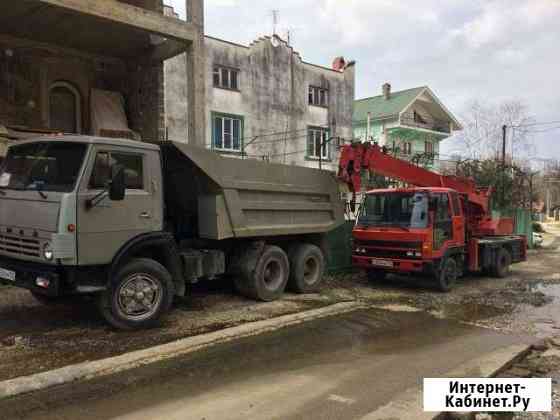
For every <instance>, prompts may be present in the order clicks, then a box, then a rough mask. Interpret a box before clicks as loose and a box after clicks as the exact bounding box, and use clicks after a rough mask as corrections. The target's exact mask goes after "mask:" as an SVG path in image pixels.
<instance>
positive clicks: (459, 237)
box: [451, 192, 465, 245]
mask: <svg viewBox="0 0 560 420" xmlns="http://www.w3.org/2000/svg"><path fill="white" fill-rule="evenodd" d="M451 209H452V211H453V242H455V243H456V244H457V245H464V244H465V217H464V212H463V206H462V204H461V199H460V198H459V194H457V193H456V192H453V193H451Z"/></svg>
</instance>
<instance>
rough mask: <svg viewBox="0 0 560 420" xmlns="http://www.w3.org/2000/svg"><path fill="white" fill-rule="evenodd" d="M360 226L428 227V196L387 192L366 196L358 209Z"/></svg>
mask: <svg viewBox="0 0 560 420" xmlns="http://www.w3.org/2000/svg"><path fill="white" fill-rule="evenodd" d="M358 224H359V225H362V226H398V227H402V228H407V229H408V228H413V229H414V228H420V229H421V228H426V227H428V195H427V194H425V193H400V192H394V193H392V192H388V193H377V194H368V195H367V196H366V197H365V200H364V202H363V204H362V206H361V209H360V216H359V218H358Z"/></svg>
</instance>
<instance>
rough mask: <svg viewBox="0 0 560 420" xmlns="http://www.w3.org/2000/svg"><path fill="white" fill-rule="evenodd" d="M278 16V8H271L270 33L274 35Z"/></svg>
mask: <svg viewBox="0 0 560 420" xmlns="http://www.w3.org/2000/svg"><path fill="white" fill-rule="evenodd" d="M279 17H280V10H278V9H273V10H272V35H276V32H277V29H278V20H279Z"/></svg>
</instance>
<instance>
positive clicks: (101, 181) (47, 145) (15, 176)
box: [0, 136, 344, 329]
mask: <svg viewBox="0 0 560 420" xmlns="http://www.w3.org/2000/svg"><path fill="white" fill-rule="evenodd" d="M343 220H344V216H343V206H342V202H340V200H339V195H338V185H337V182H336V179H335V177H334V176H333V175H332V174H328V173H325V172H323V171H317V170H312V169H308V168H293V167H289V166H284V165H273V164H266V163H264V162H258V161H250V160H245V161H241V160H237V159H226V158H223V157H220V156H218V155H216V154H215V153H213V152H212V151H208V150H204V149H200V148H196V147H191V146H187V145H180V144H174V143H162V144H149V143H142V142H136V141H130V140H122V139H105V138H99V137H83V136H58V137H42V138H38V139H36V140H30V141H26V142H21V143H18V144H17V145H14V146H12V147H10V148H9V150H8V154H7V157H6V159H5V160H4V162H3V163H2V165H1V166H0V282H2V283H6V284H10V285H14V286H17V287H22V288H25V289H28V290H30V291H31V293H32V294H33V295H34V296H35V297H36V298H37V299H39V300H40V301H41V302H44V303H53V302H57V301H58V300H60V299H63V298H66V299H67V298H69V297H70V298H71V297H72V296H74V295H81V294H89V295H95V296H96V297H97V301H98V304H99V308H100V310H101V312H102V313H103V315H104V316H105V318H106V319H107V321H109V322H110V323H111V324H113V325H115V326H117V327H119V328H127V329H129V328H143V327H146V326H149V325H152V324H153V323H154V322H156V321H157V320H158V319H159V318H160V316H161V315H162V314H164V313H165V312H166V311H167V310H168V309H169V308H170V306H171V303H172V301H173V298H174V297H175V296H185V295H186V294H187V293H188V289H189V285H190V284H191V283H194V282H197V281H198V280H199V279H204V278H206V279H215V278H219V277H221V276H224V275H226V274H230V275H233V276H235V283H236V286H237V289H238V290H239V291H240V292H241V293H242V294H244V295H246V296H248V297H251V298H254V299H258V300H264V301H270V300H275V299H278V298H280V297H281V296H282V294H283V292H284V289H285V288H286V287H290V288H292V290H294V291H297V292H302V293H303V292H308V291H313V290H316V289H317V287H318V286H319V285H320V283H321V281H322V277H323V273H324V269H325V261H326V254H325V247H324V234H325V233H327V232H328V231H329V230H331V229H334V228H335V227H337V226H338V225H340V224H341V223H342V222H343Z"/></svg>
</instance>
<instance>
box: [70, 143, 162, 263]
mask: <svg viewBox="0 0 560 420" xmlns="http://www.w3.org/2000/svg"><path fill="white" fill-rule="evenodd" d="M150 153H152V154H153V153H154V152H151V151H149V150H139V149H132V148H126V147H116V146H106V147H105V146H103V145H96V146H94V147H93V148H92V153H91V154H90V157H89V162H88V166H87V167H88V170H87V171H86V173H85V176H84V179H83V180H82V182H81V185H80V192H79V194H78V203H77V204H78V208H77V237H78V261H79V264H80V265H102V264H108V263H110V262H111V261H112V259H113V257H114V256H115V255H116V253H117V252H118V250H119V249H120V248H121V247H122V246H123V245H125V244H126V243H127V242H128V241H129V240H131V239H132V238H134V237H136V236H138V235H141V234H143V233H148V232H152V231H154V230H155V228H156V226H155V224H156V223H157V222H160V220H157V219H160V214H159V212H157V213H156V214H154V192H153V190H154V189H153V188H152V187H151V181H150V180H151V176H152V174H151V173H150V168H151V165H150V160H149V156H148V155H149V154H150ZM114 164H119V165H122V166H123V167H124V170H125V177H126V194H125V199H124V200H123V201H110V200H109V197H108V196H107V195H106V194H105V196H104V197H103V198H102V199H101V200H100V201H99V203H98V204H96V205H95V206H93V207H92V208H88V201H89V200H91V199H92V198H94V197H96V196H99V194H100V193H102V191H103V189H104V188H105V187H106V186H107V184H108V182H109V180H110V177H111V167H112V165H114ZM154 216H155V217H154Z"/></svg>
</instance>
